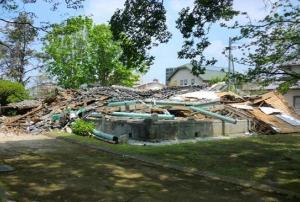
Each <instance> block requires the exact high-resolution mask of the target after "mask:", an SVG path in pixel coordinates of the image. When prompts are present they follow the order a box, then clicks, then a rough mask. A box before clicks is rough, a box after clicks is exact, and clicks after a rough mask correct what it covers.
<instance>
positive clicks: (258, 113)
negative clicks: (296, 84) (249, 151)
mask: <svg viewBox="0 0 300 202" xmlns="http://www.w3.org/2000/svg"><path fill="white" fill-rule="evenodd" d="M12 109H13V110H15V112H16V114H18V115H16V116H9V117H8V116H4V115H5V114H6V111H8V110H9V111H11V110H12ZM1 113H2V117H1V114H0V117H1V118H0V124H1V130H14V131H26V132H30V133H41V132H43V131H49V130H52V129H55V128H58V129H62V130H67V131H69V130H70V128H69V126H70V124H72V122H73V121H74V120H76V119H77V118H83V119H86V120H89V121H93V122H94V123H95V125H96V129H95V130H94V136H95V137H97V138H99V139H103V140H105V141H110V142H114V143H117V142H119V141H120V140H121V139H122V140H124V139H125V140H126V139H128V138H129V139H134V140H142V141H152V142H157V141H162V140H174V139H191V138H199V137H216V136H236V135H244V134H246V133H258V134H274V133H293V132H300V116H299V115H298V114H297V113H295V111H294V109H293V108H291V107H289V106H288V104H287V102H286V101H285V99H284V98H283V97H282V96H281V95H280V94H279V93H277V92H269V93H267V94H264V95H262V96H253V97H241V96H239V95H237V94H235V93H232V92H218V91H216V90H215V89H214V88H210V89H203V88H202V87H200V86H198V87H197V86H190V87H173V88H164V89H161V90H150V91H141V90H136V89H131V88H126V87H121V86H113V87H101V86H89V87H88V86H86V87H85V88H82V89H80V90H70V89H68V90H63V89H60V90H57V91H55V93H53V95H52V96H49V97H47V98H46V99H44V100H42V101H23V102H20V103H14V104H10V105H8V106H3V107H1Z"/></svg>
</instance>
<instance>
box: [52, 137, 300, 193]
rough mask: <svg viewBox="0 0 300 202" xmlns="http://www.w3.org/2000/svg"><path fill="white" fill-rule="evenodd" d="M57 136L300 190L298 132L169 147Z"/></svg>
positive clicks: (299, 143) (299, 139) (299, 142)
mask: <svg viewBox="0 0 300 202" xmlns="http://www.w3.org/2000/svg"><path fill="white" fill-rule="evenodd" d="M58 135H59V136H63V137H66V138H70V139H76V140H78V141H80V142H84V143H88V144H92V145H98V146H101V147H108V148H110V149H112V150H114V151H118V152H122V153H125V154H133V155H138V156H144V157H147V158H150V159H155V160H160V161H162V162H165V163H172V164H176V165H180V166H185V167H190V168H195V169H198V170H202V171H210V172H214V173H216V174H220V175H224V176H230V177H235V178H239V179H244V180H252V181H256V182H259V183H264V184H269V185H272V186H275V187H278V188H282V189H287V190H291V191H294V192H299V190H300V135H299V134H294V135H290V134H289V135H272V136H255V137H243V138H234V139H229V140H218V141H201V142H197V143H184V144H176V145H166V146H134V145H112V144H107V143H105V142H102V141H99V140H96V139H93V138H88V137H80V136H76V135H71V134H65V133H59V134H58Z"/></svg>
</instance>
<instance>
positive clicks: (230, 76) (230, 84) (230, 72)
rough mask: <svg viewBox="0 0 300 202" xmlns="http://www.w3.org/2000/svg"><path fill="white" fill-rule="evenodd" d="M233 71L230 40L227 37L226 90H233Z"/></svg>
mask: <svg viewBox="0 0 300 202" xmlns="http://www.w3.org/2000/svg"><path fill="white" fill-rule="evenodd" d="M234 74H235V69H234V62H233V57H232V38H231V37H229V44H228V90H233V89H235V78H234Z"/></svg>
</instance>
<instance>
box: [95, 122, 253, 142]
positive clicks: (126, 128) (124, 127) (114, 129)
mask: <svg viewBox="0 0 300 202" xmlns="http://www.w3.org/2000/svg"><path fill="white" fill-rule="evenodd" d="M95 123H96V128H97V130H101V131H103V132H105V133H109V134H113V135H116V136H121V135H124V134H127V135H128V136H129V137H130V138H132V139H136V140H143V141H159V140H174V139H191V138H195V137H216V136H236V135H243V134H245V133H246V132H248V131H249V124H250V123H249V121H248V120H238V122H237V123H236V124H231V123H225V122H222V121H220V120H215V119H212V120H209V119H208V120H197V121H196V120H189V119H179V120H177V119H176V120H159V121H153V120H152V119H145V120H142V119H127V118H119V117H110V118H101V119H98V120H97V121H95Z"/></svg>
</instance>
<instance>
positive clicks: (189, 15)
mask: <svg viewBox="0 0 300 202" xmlns="http://www.w3.org/2000/svg"><path fill="white" fill-rule="evenodd" d="M232 4H233V0H210V1H207V0H195V1H194V6H193V8H189V7H187V8H183V9H182V10H181V11H180V13H179V18H178V20H177V21H176V23H177V28H178V29H179V30H180V32H181V33H182V36H183V38H184V39H185V41H184V44H183V46H182V50H180V51H179V52H178V57H179V58H181V59H191V60H192V61H191V63H192V64H193V73H194V74H196V75H198V74H200V73H204V71H205V68H204V66H206V65H213V64H215V62H216V59H215V58H212V59H207V58H206V57H205V56H204V51H205V49H206V48H207V47H208V46H209V45H210V42H209V40H208V35H209V33H210V29H211V27H212V25H213V23H216V22H220V21H221V20H230V19H232V18H233V17H234V16H235V15H237V14H238V12H237V11H234V10H233V8H232Z"/></svg>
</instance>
